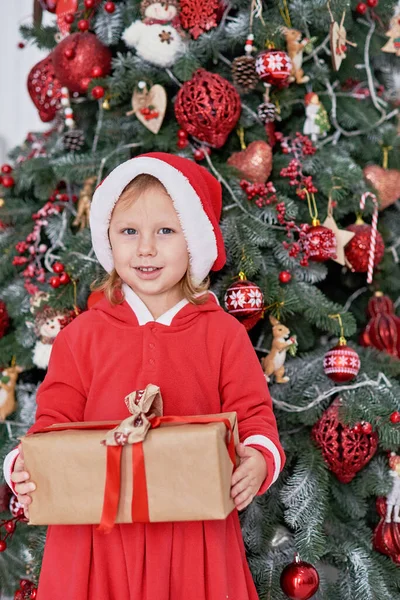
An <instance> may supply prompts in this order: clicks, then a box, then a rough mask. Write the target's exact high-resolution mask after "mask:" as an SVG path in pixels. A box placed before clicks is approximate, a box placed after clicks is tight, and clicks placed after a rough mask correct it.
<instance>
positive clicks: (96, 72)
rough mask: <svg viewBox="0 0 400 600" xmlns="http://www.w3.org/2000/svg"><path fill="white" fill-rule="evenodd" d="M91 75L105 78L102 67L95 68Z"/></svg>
mask: <svg viewBox="0 0 400 600" xmlns="http://www.w3.org/2000/svg"><path fill="white" fill-rule="evenodd" d="M91 75H92V77H103V75H104V73H103V69H102V68H101V67H93V69H92V72H91Z"/></svg>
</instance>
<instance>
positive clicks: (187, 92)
mask: <svg viewBox="0 0 400 600" xmlns="http://www.w3.org/2000/svg"><path fill="white" fill-rule="evenodd" d="M240 111H241V101H240V96H239V94H238V93H237V91H236V90H235V88H234V87H233V85H232V84H231V83H229V81H227V80H226V79H224V78H223V77H221V75H218V74H217V73H210V72H208V71H206V70H205V69H198V70H197V71H196V72H195V74H194V75H193V77H192V79H190V80H189V81H186V82H185V83H184V84H183V86H182V87H181V89H180V90H179V92H178V95H177V98H176V102H175V116H176V119H177V121H178V123H179V125H180V127H181V128H182V129H184V130H185V131H186V132H187V133H188V134H189V135H193V136H194V137H195V138H197V139H198V140H200V141H202V142H206V143H207V144H210V146H214V147H215V148H221V146H223V145H224V144H225V141H226V138H227V137H228V135H229V134H230V132H231V131H232V129H233V128H234V127H235V125H236V123H237V121H238V119H239V117H240Z"/></svg>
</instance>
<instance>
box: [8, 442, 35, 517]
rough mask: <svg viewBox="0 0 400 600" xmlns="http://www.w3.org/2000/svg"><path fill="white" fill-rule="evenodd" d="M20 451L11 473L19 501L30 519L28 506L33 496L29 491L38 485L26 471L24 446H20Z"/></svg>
mask: <svg viewBox="0 0 400 600" xmlns="http://www.w3.org/2000/svg"><path fill="white" fill-rule="evenodd" d="M19 452H20V453H19V456H18V458H17V460H16V461H15V465H14V470H13V472H12V474H11V481H12V482H13V483H14V484H15V485H14V487H15V491H16V493H17V498H18V502H19V503H20V504H22V505H23V507H24V513H25V517H26V518H27V519H29V509H28V506H29V504H30V503H31V502H32V498H31V496H29V494H28V492H33V491H34V490H36V485H35V484H34V483H33V481H29V479H30V475H29V473H27V472H26V471H25V462H24V454H23V452H22V446H20V448H19Z"/></svg>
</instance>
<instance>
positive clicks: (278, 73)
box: [256, 49, 292, 88]
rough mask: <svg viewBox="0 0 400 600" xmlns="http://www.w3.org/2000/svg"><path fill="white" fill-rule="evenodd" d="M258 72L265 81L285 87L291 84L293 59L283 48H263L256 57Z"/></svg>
mask: <svg viewBox="0 0 400 600" xmlns="http://www.w3.org/2000/svg"><path fill="white" fill-rule="evenodd" d="M256 72H257V75H258V76H259V78H260V79H261V81H263V82H264V83H267V84H269V85H275V86H276V87H278V88H283V87H286V86H287V85H289V77H290V74H291V72H292V61H291V60H290V57H289V55H288V54H286V52H283V50H272V49H271V50H263V51H262V52H260V53H259V54H258V56H257V58H256Z"/></svg>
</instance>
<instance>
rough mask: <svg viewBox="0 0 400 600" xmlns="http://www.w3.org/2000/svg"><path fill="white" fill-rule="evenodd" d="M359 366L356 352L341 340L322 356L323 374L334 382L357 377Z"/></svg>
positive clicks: (343, 381)
mask: <svg viewBox="0 0 400 600" xmlns="http://www.w3.org/2000/svg"><path fill="white" fill-rule="evenodd" d="M360 366H361V363H360V357H359V356H358V354H357V352H356V351H355V350H353V348H350V346H348V345H347V344H346V342H344V341H343V340H341V341H340V342H339V344H338V345H337V346H335V347H334V348H332V349H331V350H329V351H328V352H327V353H326V354H325V356H324V371H325V375H327V376H328V377H329V379H332V381H334V382H335V383H346V382H347V381H351V380H352V379H354V377H357V375H358V372H359V370H360Z"/></svg>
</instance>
